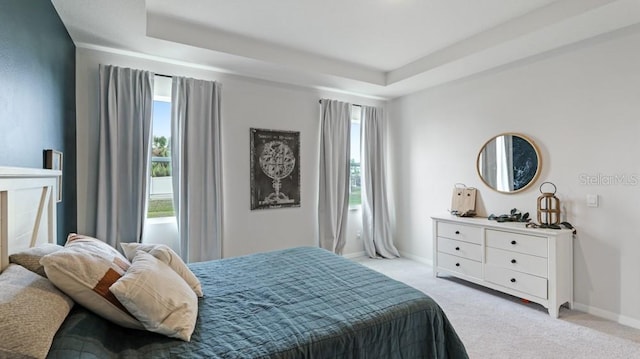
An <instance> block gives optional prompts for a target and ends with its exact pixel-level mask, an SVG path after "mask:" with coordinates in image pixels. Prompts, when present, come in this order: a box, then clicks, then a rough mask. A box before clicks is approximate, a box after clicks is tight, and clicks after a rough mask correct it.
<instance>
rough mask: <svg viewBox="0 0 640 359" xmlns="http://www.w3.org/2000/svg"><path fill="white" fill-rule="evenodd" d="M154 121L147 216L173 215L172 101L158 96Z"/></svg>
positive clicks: (155, 103)
mask: <svg viewBox="0 0 640 359" xmlns="http://www.w3.org/2000/svg"><path fill="white" fill-rule="evenodd" d="M152 121H153V134H152V135H153V142H152V143H151V170H150V176H151V178H150V179H149V183H150V185H149V210H148V212H147V217H148V218H158V217H173V216H175V212H174V210H173V185H172V182H171V102H169V101H167V99H164V98H158V97H156V99H154V101H153V119H152Z"/></svg>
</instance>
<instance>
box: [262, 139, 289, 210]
mask: <svg viewBox="0 0 640 359" xmlns="http://www.w3.org/2000/svg"><path fill="white" fill-rule="evenodd" d="M259 161H260V167H261V168H262V172H264V174H266V175H267V176H269V178H271V179H272V180H273V181H272V185H273V190H274V192H273V193H270V194H269V195H268V196H266V197H265V199H264V203H267V204H282V203H291V202H293V200H292V199H289V197H287V195H286V194H284V193H281V192H280V188H281V187H282V183H281V180H282V179H283V178H285V177H287V176H288V175H290V174H291V172H292V171H293V169H294V168H295V166H296V157H295V155H294V153H293V151H292V150H291V148H290V147H289V146H287V144H286V143H284V142H282V141H270V142H267V143H265V144H264V148H263V149H262V153H261V154H260V159H259Z"/></svg>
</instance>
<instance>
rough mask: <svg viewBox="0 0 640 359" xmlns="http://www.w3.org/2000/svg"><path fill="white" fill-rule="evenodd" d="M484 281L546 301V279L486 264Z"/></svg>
mask: <svg viewBox="0 0 640 359" xmlns="http://www.w3.org/2000/svg"><path fill="white" fill-rule="evenodd" d="M484 279H485V280H486V281H487V282H491V283H494V284H498V285H500V286H503V287H507V288H511V289H513V290H517V291H519V292H522V293H526V294H530V295H533V296H536V297H538V298H543V299H547V279H546V278H540V277H537V276H534V275H531V274H526V273H521V272H516V271H514V270H511V269H507V268H502V267H496V266H493V265H490V264H486V265H485V267H484Z"/></svg>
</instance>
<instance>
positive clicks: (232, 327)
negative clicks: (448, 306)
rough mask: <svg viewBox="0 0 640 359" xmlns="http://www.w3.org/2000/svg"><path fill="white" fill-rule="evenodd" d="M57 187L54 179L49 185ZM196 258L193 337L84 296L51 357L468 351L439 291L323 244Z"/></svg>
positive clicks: (442, 354)
mask: <svg viewBox="0 0 640 359" xmlns="http://www.w3.org/2000/svg"><path fill="white" fill-rule="evenodd" d="M1 177H2V170H1V169H0V194H1V195H0V196H1V197H0V198H6V195H7V193H9V192H11V191H13V190H15V187H16V184H15V182H16V181H12V183H13V184H12V186H13V187H11V188H9V189H7V188H6V187H7V186H6V184H7V182H6V181H4V182H3V180H2V178H1ZM54 182H55V181H54ZM48 186H51V182H47V184H45V185H44V187H43V188H47V187H48ZM9 187H10V186H9ZM18 187H19V186H18ZM43 191H45V192H46V191H47V190H46V189H44V190H43ZM45 197H46V196H45ZM45 199H46V198H45ZM44 203H45V204H47V205H46V206H45V207H46V208H48V210H47V211H46V213H47V223H48V225H47V226H41V227H43V228H44V227H46V231H45V232H46V235H45V236H44V237H45V238H46V241H49V242H51V241H55V228H52V225H53V227H55V226H54V224H55V221H54V220H53V219H55V206H52V205H51V204H50V203H52V202H47V201H44ZM3 207H11V206H6V205H5V206H3ZM51 207H54V208H53V209H52V208H51ZM6 212H10V211H4V213H3V215H2V218H9V216H7V214H8V213H6ZM36 212H37V211H36ZM31 237H33V236H31ZM3 242H4V245H3V246H2V248H3V251H4V254H3V258H4V259H3V263H7V262H6V258H5V257H6V255H5V254H6V253H7V251H6V249H7V238H6V236H3ZM36 242H37V241H36ZM31 244H32V243H31V242H30V243H29V245H31ZM8 252H11V249H9V251H8ZM4 266H6V265H4ZM189 267H190V269H191V270H192V271H193V273H194V274H195V275H196V276H197V277H198V278H199V279H200V281H201V283H202V289H203V292H204V293H205V295H204V297H202V298H198V317H197V321H196V327H195V330H194V332H193V335H192V337H191V341H190V342H186V341H182V340H178V339H171V338H167V337H165V336H162V335H159V334H156V333H151V332H147V331H142V330H135V329H126V328H122V327H120V326H118V325H116V324H113V323H111V322H109V321H107V320H104V319H102V318H101V317H99V316H97V315H95V314H93V313H92V312H90V311H88V310H87V309H85V308H83V307H82V306H80V305H75V306H74V307H73V309H72V310H71V311H70V313H69V315H68V316H67V317H66V319H65V320H64V322H63V323H62V325H61V326H60V328H59V329H58V330H57V332H56V334H55V337H54V338H53V341H52V343H51V346H50V349H49V352H48V355H47V357H48V358H467V357H468V356H467V354H466V352H465V348H464V345H463V344H462V342H461V341H460V339H459V337H458V336H457V334H456V332H455V330H454V329H453V327H452V326H451V324H450V322H449V321H448V319H447V317H446V315H445V314H444V312H443V311H442V309H441V308H440V307H439V306H438V304H437V303H435V302H434V301H433V300H432V299H431V298H430V297H428V296H426V295H425V294H423V293H422V292H420V291H418V290H416V289H414V288H411V287H409V286H407V285H405V284H403V283H400V282H398V281H395V280H392V279H390V278H388V277H386V276H384V275H382V274H380V273H378V272H375V271H373V270H370V269H368V268H366V267H364V266H362V265H360V264H357V263H354V262H352V261H350V260H348V259H345V258H343V257H340V256H337V255H334V254H332V253H330V252H328V251H325V250H323V249H319V248H311V247H301V248H291V249H285V250H280V251H273V252H267V253H258V254H253V255H249V256H243V257H236V258H228V259H222V260H217V261H210V262H202V263H193V264H190V265H189Z"/></svg>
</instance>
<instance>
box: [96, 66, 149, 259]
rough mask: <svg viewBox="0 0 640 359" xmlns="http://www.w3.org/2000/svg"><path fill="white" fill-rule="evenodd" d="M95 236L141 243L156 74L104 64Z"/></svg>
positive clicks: (115, 245) (112, 240)
mask: <svg viewBox="0 0 640 359" xmlns="http://www.w3.org/2000/svg"><path fill="white" fill-rule="evenodd" d="M99 72H100V74H99V76H100V84H99V86H100V88H99V98H100V99H99V101H100V117H99V122H100V143H99V154H98V156H99V158H98V196H97V206H98V208H97V211H96V215H97V219H96V237H98V238H100V239H102V240H104V241H105V242H107V243H108V244H110V245H112V246H114V247H116V248H119V246H118V245H119V243H120V242H139V241H140V240H142V232H143V226H144V221H145V218H146V214H147V198H146V197H147V184H148V176H149V160H150V148H151V115H152V112H153V78H154V76H153V73H151V72H148V71H141V70H134V69H127V68H120V67H116V66H111V65H106V66H105V65H100V68H99Z"/></svg>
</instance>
